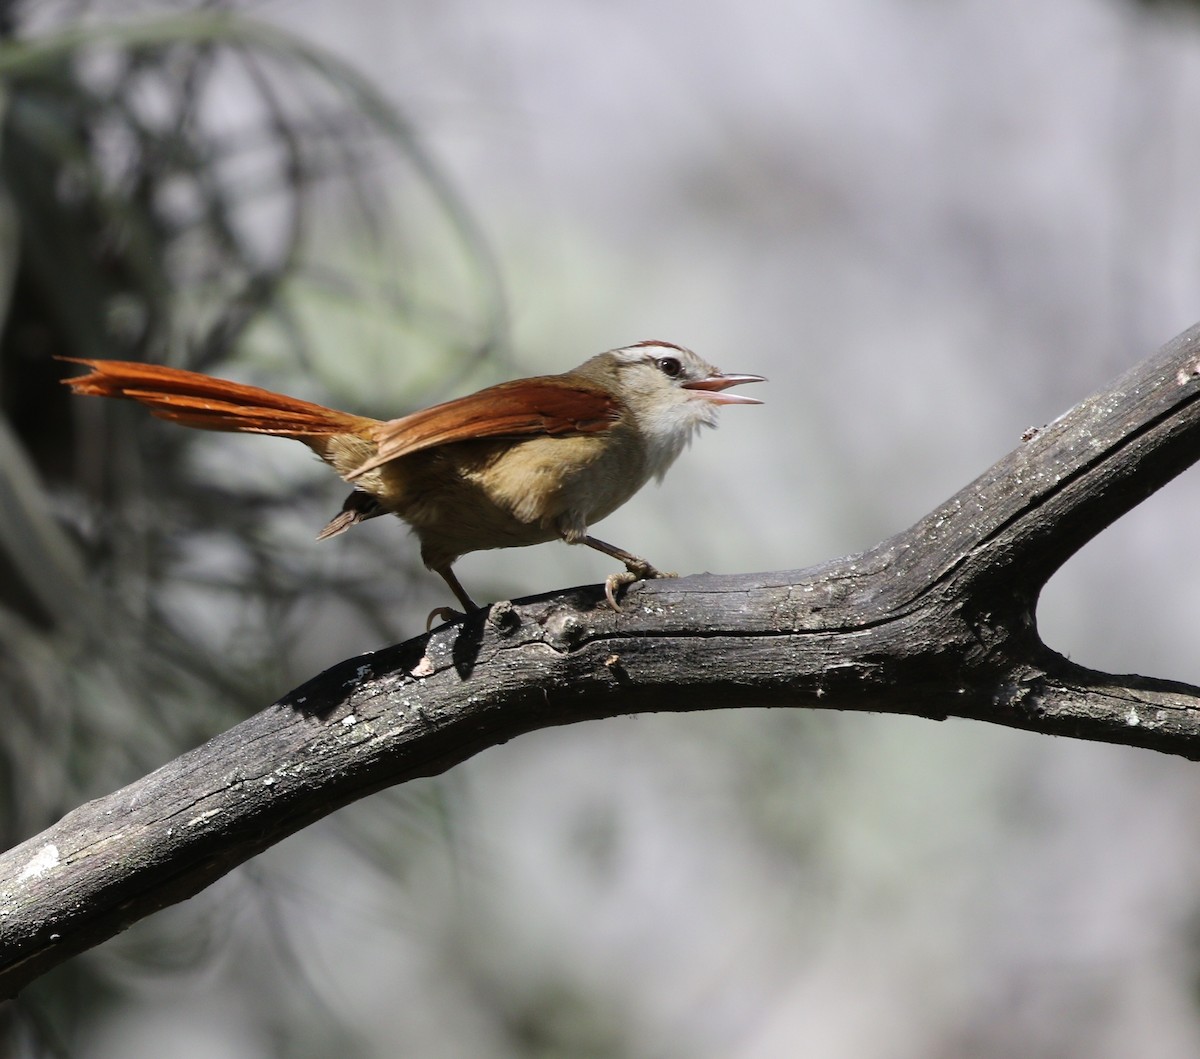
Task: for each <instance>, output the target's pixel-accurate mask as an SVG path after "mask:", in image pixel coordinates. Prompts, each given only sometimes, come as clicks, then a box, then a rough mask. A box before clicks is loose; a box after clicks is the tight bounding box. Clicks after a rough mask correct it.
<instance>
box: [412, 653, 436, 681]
mask: <svg viewBox="0 0 1200 1059" xmlns="http://www.w3.org/2000/svg"><path fill="white" fill-rule="evenodd" d="M408 672H409V675H410V676H414V677H417V678H420V677H430V676H433V673H434V667H433V660H432V659H431V658H430V657H429V655H422V656H421V661H419V662H418V663H417V664H416V665H415V666H413V667H412V669H410V670H409V671H408Z"/></svg>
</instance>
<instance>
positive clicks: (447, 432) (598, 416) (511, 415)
mask: <svg viewBox="0 0 1200 1059" xmlns="http://www.w3.org/2000/svg"><path fill="white" fill-rule="evenodd" d="M620 412H621V409H620V405H619V404H618V403H617V401H616V400H615V399H614V398H613V397H612V396H611V395H609V394H608V393H606V392H605V391H604V390H602V389H600V387H598V386H590V385H587V384H580V383H579V382H575V381H564V380H563V378H562V377H561V376H556V375H544V376H539V377H536V378H532V379H516V380H514V381H513V382H503V383H500V385H498V386H489V387H488V388H487V389H486V390H480V391H479V392H478V393H473V394H470V395H469V396H467V397H459V398H457V399H456V400H453V401H447V402H445V403H444V404H439V405H434V406H433V407H432V408H426V409H423V410H422V411H420V412H414V413H413V414H412V415H408V416H404V417H403V418H401V419H392V420H389V421H388V422H386V423H380V424H379V426H378V427H376V429H375V432H374V440H375V443H376V444H377V445H378V447H379V451H378V453H377V454H376V455H375V456H373V457H372V458H371V459H370V460H368V461H367V462H366V463H364V464H362V465H361V466H359V467H356V468H355V469H354V470H353V471H352V472H351V473H350V474H348V475H346V478H347V479H350V480H353V479H355V478H358V477H359V476H361V475H364V474H366V473H367V472H368V471H371V470H374V469H375V468H376V467H380V466H382V465H383V464H385V463H388V462H390V461H391V460H396V459H399V458H400V457H402V456H408V455H411V454H412V453H414V452H421V451H422V450H424V449H431V448H436V447H437V446H439V445H450V444H453V443H454V442H456V441H475V440H479V439H482V438H521V437H534V436H537V435H542V436H550V437H568V436H572V435H579V434H600V433H603V432H604V431H606V430H609V429H611V428H612V425H613V424H614V423H615V422H616V421H617V419H618V418H619V417H620Z"/></svg>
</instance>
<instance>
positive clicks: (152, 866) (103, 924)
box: [0, 325, 1200, 996]
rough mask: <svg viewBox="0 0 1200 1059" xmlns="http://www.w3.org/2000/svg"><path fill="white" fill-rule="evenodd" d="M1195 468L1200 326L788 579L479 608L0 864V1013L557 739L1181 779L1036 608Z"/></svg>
mask: <svg viewBox="0 0 1200 1059" xmlns="http://www.w3.org/2000/svg"><path fill="white" fill-rule="evenodd" d="M1198 457H1200V325H1197V326H1196V327H1193V328H1192V329H1191V330H1189V331H1187V332H1186V333H1184V334H1183V335H1181V336H1179V337H1178V338H1177V339H1175V340H1174V341H1172V342H1171V343H1169V344H1168V345H1167V346H1165V347H1164V348H1163V349H1162V350H1161V351H1160V352H1159V353H1158V354H1157V355H1156V356H1154V357H1152V358H1151V359H1149V360H1147V361H1145V362H1144V363H1142V364H1141V365H1139V366H1138V367H1136V368H1135V369H1133V370H1131V371H1130V372H1128V373H1127V374H1126V375H1124V376H1123V377H1122V378H1120V379H1118V380H1117V381H1116V382H1115V383H1114V384H1113V385H1112V386H1111V387H1109V388H1108V389H1106V390H1104V391H1102V392H1100V393H1097V394H1095V395H1093V396H1092V397H1089V398H1087V399H1086V400H1084V401H1083V402H1081V403H1080V404H1078V405H1077V406H1076V407H1075V408H1073V409H1071V411H1070V412H1068V413H1066V414H1065V415H1063V416H1061V417H1060V418H1059V419H1057V420H1055V421H1054V422H1053V423H1051V424H1049V425H1047V426H1046V427H1044V428H1042V429H1040V430H1037V431H1030V432H1027V434H1026V437H1025V438H1024V439H1023V440H1022V441H1021V443H1020V444H1019V445H1018V446H1017V448H1016V449H1015V450H1014V451H1013V452H1011V453H1010V454H1009V455H1008V456H1006V457H1004V458H1003V459H1002V460H1000V461H999V462H998V463H997V464H995V465H994V466H993V467H992V468H991V469H990V470H988V471H987V472H986V473H984V474H983V475H982V476H981V477H979V478H978V479H977V480H976V481H974V482H972V483H971V484H970V485H968V486H967V487H966V488H965V489H963V490H962V491H961V492H959V493H958V494H957V495H955V496H954V497H952V498H951V499H950V500H948V501H947V502H946V503H945V504H943V505H942V506H941V507H939V508H938V509H937V510H935V511H933V512H931V513H930V514H929V515H927V516H926V517H925V518H923V519H922V520H921V521H920V522H918V523H917V524H916V525H915V526H913V527H912V528H911V529H909V530H907V531H905V532H904V533H901V534H899V535H897V536H895V537H892V538H891V539H889V540H886V541H884V542H882V543H881V544H879V545H878V546H876V547H875V548H873V549H871V550H870V551H868V552H864V553H862V554H860V555H854V556H848V557H845V558H841V559H837V560H834V561H832V562H828V563H825V564H822V565H820V566H817V567H812V568H809V569H806V570H789V571H778V572H773V573H766V574H745V575H737V576H721V577H717V576H712V575H704V576H696V577H687V578H681V579H679V580H666V581H653V582H647V583H644V584H640V585H637V586H635V587H634V588H633V589H632V590H631V591H630V592H629V593H628V594H627V596H626V597H625V608H624V613H621V614H615V613H612V612H610V611H608V610H605V609H602V608H601V606H600V600H601V599H602V589H601V588H600V587H598V586H593V587H588V588H579V589H573V590H568V591H565V592H559V593H553V594H548V595H544V596H538V597H531V598H529V599H525V600H520V601H517V602H513V603H508V602H504V603H498V604H494V605H493V606H492V607H490V608H488V609H486V610H483V611H479V612H477V613H475V614H472V615H470V616H468V617H466V618H464V619H463V620H461V621H459V622H457V623H455V624H452V625H448V626H443V627H442V628H440V629H437V630H435V631H434V632H432V633H431V634H428V635H426V636H422V637H419V638H417V639H414V640H410V641H408V642H406V643H402V644H398V645H396V646H393V647H389V648H386V649H385V650H382V651H377V652H375V653H373V654H369V655H363V656H361V657H359V658H353V659H349V660H347V661H345V662H343V663H341V664H339V665H337V666H334V667H333V668H332V669H329V670H327V671H326V672H324V673H322V674H320V675H319V676H316V677H314V678H313V679H312V680H310V681H309V682H308V683H306V684H304V685H303V686H302V687H299V688H297V689H295V690H294V691H292V692H290V693H289V694H287V695H285V696H284V697H283V698H282V699H280V700H279V701H278V702H276V703H275V704H273V705H272V706H270V707H268V708H267V709H265V710H263V711H262V712H261V713H259V714H257V715H255V716H254V717H251V718H250V719H248V720H246V721H244V722H243V723H241V724H239V725H237V726H236V727H234V728H231V729H229V730H228V731H226V732H223V733H221V734H220V735H218V736H216V737H215V738H213V739H212V740H210V741H209V742H208V743H206V744H204V745H203V746H201V747H198V748H196V749H195V750H192V751H190V752H189V753H187V754H184V755H183V756H182V757H179V758H177V759H175V760H174V761H171V762H168V763H167V764H165V765H163V766H162V767H161V768H160V769H158V770H157V771H155V772H153V773H151V774H150V775H149V776H146V777H145V778H143V779H140V780H138V781H136V782H135V783H132V784H130V785H129V786H128V787H125V788H124V789H122V790H119V791H116V792H115V793H113V794H110V795H108V796H106V797H104V798H99V799H97V800H95V801H92V802H89V803H87V804H86V805H82V806H80V807H79V808H77V809H75V810H74V811H72V812H70V813H68V814H67V815H66V816H65V817H64V818H63V819H62V820H60V821H59V822H58V823H57V824H55V825H54V826H53V827H51V828H49V829H48V830H47V831H45V832H43V833H42V834H40V835H37V836H35V837H33V838H31V839H29V840H28V841H26V842H25V843H23V844H21V845H20V846H17V847H15V848H14V849H12V850H9V851H8V852H7V853H6V854H4V855H3V856H2V857H0V996H13V995H15V994H16V993H17V992H18V991H19V990H20V989H21V988H22V987H23V986H24V985H25V984H26V983H28V982H29V981H31V980H32V979H34V978H36V977H37V976H38V975H40V974H42V973H43V972H45V971H46V970H48V969H49V968H51V967H53V966H55V965H56V964H58V963H60V962H62V961H63V960H65V959H66V958H68V957H69V956H71V955H73V954H75V953H77V952H80V951H82V950H84V949H87V948H89V947H91V946H93V945H96V944H98V943H99V942H101V941H103V940H104V939H105V938H108V937H111V936H112V935H113V934H115V933H117V932H118V931H120V930H123V929H124V928H125V927H127V926H128V925H129V924H131V923H133V922H135V921H136V920H138V919H140V918H142V917H144V916H146V915H148V914H150V913H151V912H153V911H155V910H157V909H159V908H162V907H164V906H166V905H169V904H172V903H174V902H177V901H181V900H183V899H185V898H187V897H190V896H191V895H193V894H195V893H197V892H198V891H199V890H201V889H202V888H204V887H205V886H206V885H208V884H209V883H210V882H212V881H213V880H214V879H217V878H219V877H220V876H221V875H223V874H225V873H226V872H228V871H229V870H230V869H232V868H233V867H235V866H236V865H238V864H241V863H243V862H244V861H246V860H247V859H249V858H250V857H252V856H254V855H255V854H256V853H258V852H260V851H261V850H263V849H265V848H267V847H268V846H270V845H272V844H274V843H276V842H278V841H280V840H281V839H283V838H284V837H286V836H287V835H289V834H292V833H293V832H295V831H297V830H298V829H300V828H302V827H304V826H305V825H306V824H309V823H311V822H312V821H314V820H317V819H319V818H320V817H322V816H325V815H327V814H328V813H331V812H332V811H333V810H335V809H337V808H339V807H340V806H342V805H345V804H347V803H349V802H351V801H354V800H355V799H358V798H362V797H364V796H366V795H368V794H370V793H372V792H373V791H377V790H380V789H382V788H384V787H388V786H391V785H392V784H396V783H402V782H404V781H406V780H410V779H413V778H416V777H419V776H430V775H434V774H437V773H440V772H443V771H445V770H447V769H449V768H451V767H452V766H454V765H455V764H457V763H458V762H460V761H462V760H464V759H465V758H468V757H470V756H472V755H473V754H475V753H477V752H478V751H480V750H483V749H485V748H487V747H490V746H495V745H497V744H499V743H503V742H505V741H506V740H508V739H511V738H513V737H514V736H517V735H520V734H522V733H524V732H528V731H532V730H534V729H538V728H543V727H548V726H551V725H559V724H570V723H573V722H575V721H583V720H591V719H596V718H601V717H611V716H614V715H618V714H631V713H639V712H650V711H686V710H707V709H717V708H729V707H738V706H789V707H810V708H811V707H820V708H826V709H838V710H874V711H882V712H890V713H903V714H912V715H917V716H923V717H931V718H939V719H940V718H945V717H950V716H954V717H964V718H973V719H976V720H981V721H991V722H994V723H997V724H1004V725H1010V726H1014V727H1018V728H1025V729H1029V730H1032V731H1037V732H1044V733H1048V734H1051V733H1052V734H1058V735H1070V736H1076V737H1079V738H1084V739H1097V740H1105V741H1108V742H1113V743H1124V744H1129V745H1134V746H1141V747H1147V748H1150V749H1154V750H1159V751H1162V752H1165V753H1171V754H1178V755H1182V756H1184V757H1188V758H1193V759H1194V758H1197V757H1200V689H1197V688H1195V687H1191V686H1188V685H1184V684H1180V683H1175V682H1171V681H1166V680H1160V679H1154V678H1150V677H1141V676H1118V675H1113V674H1107V673H1100V672H1095V671H1092V670H1088V669H1085V668H1083V667H1081V666H1078V665H1075V664H1073V663H1072V662H1070V661H1068V660H1067V659H1066V658H1064V657H1062V656H1061V655H1059V654H1057V653H1055V652H1054V651H1052V650H1050V649H1049V648H1048V647H1046V646H1045V645H1044V644H1043V643H1042V642H1041V640H1040V639H1039V637H1038V633H1037V625H1036V620H1035V608H1036V604H1037V599H1038V595H1039V593H1040V591H1041V589H1042V587H1043V586H1044V585H1045V583H1046V582H1047V581H1048V580H1049V578H1050V577H1051V575H1052V574H1053V573H1054V572H1055V571H1056V570H1058V568H1059V567H1060V566H1062V564H1063V563H1064V562H1065V561H1066V560H1067V559H1068V558H1069V557H1070V556H1071V555H1073V554H1074V553H1075V552H1076V551H1077V550H1078V549H1079V548H1080V547H1081V546H1082V545H1083V544H1085V543H1086V542H1087V541H1088V540H1090V539H1091V538H1092V537H1094V536H1095V535H1096V534H1098V533H1099V532H1100V531H1101V530H1103V529H1104V528H1105V527H1106V526H1108V525H1110V524H1111V523H1112V522H1113V521H1114V520H1115V519H1117V518H1119V517H1120V516H1121V515H1122V514H1124V513H1125V512H1126V511H1128V510H1129V509H1130V508H1132V507H1134V506H1136V505H1137V504H1138V503H1140V502H1141V501H1142V500H1143V499H1145V497H1147V496H1149V495H1150V494H1151V493H1153V492H1154V491H1155V490H1156V489H1158V488H1159V487H1161V486H1162V485H1164V484H1165V483H1166V482H1168V481H1169V480H1170V479H1172V478H1173V477H1175V476H1176V475H1177V474H1179V473H1180V472H1181V471H1183V470H1184V469H1186V468H1187V467H1188V466H1190V465H1191V464H1192V463H1193V462H1195V460H1196V459H1197V458H1198Z"/></svg>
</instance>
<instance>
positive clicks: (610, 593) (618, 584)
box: [604, 559, 679, 614]
mask: <svg viewBox="0 0 1200 1059" xmlns="http://www.w3.org/2000/svg"><path fill="white" fill-rule="evenodd" d="M678 576H679V575H678V574H672V573H666V572H665V571H662V570H656V569H655V568H654V567H653V566H651V565H650V564H649V563H648V562H646V560H645V559H638V560H636V561H635V562H627V563H626V564H625V569H624V570H623V571H622V572H621V573H619V574H609V575H608V577H607V578H606V579H605V581H604V598H605V599H606V600H608V605H609V606H610V607H612V609H613V610H615V611H616V612H617V613H618V614H620V613H622V611H621V607H620V604H618V603H617V593H618V592H619V591H620V590H621V589H623V588H625V587H626V586H628V585H634V584H637V582H639V581H651V580H653V579H655V578H658V577H678Z"/></svg>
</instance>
